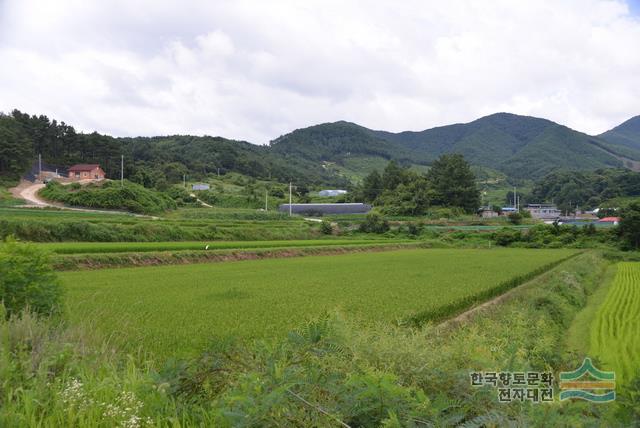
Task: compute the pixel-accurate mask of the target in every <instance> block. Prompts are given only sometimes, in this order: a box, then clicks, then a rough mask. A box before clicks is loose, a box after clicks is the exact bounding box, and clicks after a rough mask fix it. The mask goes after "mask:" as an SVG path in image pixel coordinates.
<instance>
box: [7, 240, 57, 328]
mask: <svg viewBox="0 0 640 428" xmlns="http://www.w3.org/2000/svg"><path fill="white" fill-rule="evenodd" d="M61 298H62V288H61V286H60V283H59V282H58V278H57V277H56V276H55V274H54V272H53V269H52V268H51V265H50V264H49V257H48V255H47V253H45V252H44V251H42V250H39V249H37V248H36V247H34V246H33V245H25V244H19V243H17V242H15V241H13V240H11V239H8V240H6V241H5V242H4V244H3V245H0V304H2V305H3V306H4V312H5V315H6V316H7V317H10V316H12V315H16V314H18V313H20V312H21V311H23V310H25V309H26V308H30V309H31V310H32V311H34V312H35V313H37V314H40V315H51V314H55V313H57V312H59V310H60V308H61Z"/></svg>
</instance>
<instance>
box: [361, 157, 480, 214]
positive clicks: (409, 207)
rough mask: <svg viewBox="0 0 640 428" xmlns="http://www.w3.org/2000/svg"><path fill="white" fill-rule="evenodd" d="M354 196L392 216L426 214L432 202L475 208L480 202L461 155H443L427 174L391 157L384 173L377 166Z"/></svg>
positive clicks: (465, 208) (441, 204) (434, 203)
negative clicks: (380, 172)
mask: <svg viewBox="0 0 640 428" xmlns="http://www.w3.org/2000/svg"><path fill="white" fill-rule="evenodd" d="M351 197H352V199H355V200H357V199H360V198H362V199H364V200H365V201H367V202H373V203H375V204H376V205H378V206H381V207H382V212H383V213H384V214H386V215H392V216H407V215H408V216H416V215H424V214H425V213H427V211H428V210H429V208H430V206H431V205H439V206H445V207H453V208H461V209H462V210H464V211H467V212H475V210H476V209H477V207H478V205H479V203H480V199H479V198H480V194H479V192H478V190H477V188H476V184H475V177H474V175H473V172H472V171H471V169H470V166H469V164H467V163H466V161H465V160H464V158H463V157H462V156H460V155H443V156H441V157H440V158H438V159H437V160H436V161H434V163H433V165H432V167H431V169H429V172H428V173H427V174H426V176H424V175H419V174H417V173H415V172H414V171H411V170H410V169H408V168H403V167H401V166H400V165H399V164H398V163H397V162H395V161H391V162H389V163H388V164H387V167H386V168H385V169H384V171H383V173H382V176H380V174H379V173H378V172H377V171H375V170H374V171H373V172H372V173H370V174H369V175H368V176H367V177H365V179H364V182H363V185H362V186H361V188H359V189H357V191H355V192H353V194H352V196H351Z"/></svg>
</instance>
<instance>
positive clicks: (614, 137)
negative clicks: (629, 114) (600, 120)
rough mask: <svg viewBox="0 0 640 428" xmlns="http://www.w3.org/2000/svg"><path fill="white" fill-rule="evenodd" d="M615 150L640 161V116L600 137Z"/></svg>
mask: <svg viewBox="0 0 640 428" xmlns="http://www.w3.org/2000/svg"><path fill="white" fill-rule="evenodd" d="M599 137H600V138H601V139H603V140H605V141H606V142H608V143H609V144H610V146H611V147H612V148H613V149H617V150H619V151H620V152H622V153H624V154H626V155H627V156H628V157H630V158H631V159H634V160H640V116H636V117H633V118H631V119H629V120H627V121H626V122H624V123H622V124H620V125H618V126H616V127H615V128H613V129H611V130H609V131H607V132H605V133H604V134H601V135H600V136H599Z"/></svg>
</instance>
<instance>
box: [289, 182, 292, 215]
mask: <svg viewBox="0 0 640 428" xmlns="http://www.w3.org/2000/svg"><path fill="white" fill-rule="evenodd" d="M291 201H292V197H291V182H289V217H291Z"/></svg>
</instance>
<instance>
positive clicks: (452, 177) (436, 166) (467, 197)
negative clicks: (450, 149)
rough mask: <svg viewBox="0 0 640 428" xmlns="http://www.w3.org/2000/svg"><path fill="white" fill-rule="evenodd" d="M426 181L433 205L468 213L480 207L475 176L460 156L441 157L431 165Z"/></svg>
mask: <svg viewBox="0 0 640 428" xmlns="http://www.w3.org/2000/svg"><path fill="white" fill-rule="evenodd" d="M427 180H428V181H429V184H430V186H431V188H432V190H433V198H432V199H433V200H432V202H433V204H434V205H443V206H447V207H459V208H462V209H464V210H465V211H466V212H468V213H471V212H475V211H476V210H477V209H478V206H480V192H479V191H478V189H477V187H476V183H475V176H474V175H473V172H472V171H471V168H470V166H469V164H468V163H467V162H466V161H465V159H464V157H463V156H462V155H459V154H452V155H442V156H441V157H440V158H438V159H437V160H436V161H435V162H433V164H432V165H431V169H430V170H429V172H428V173H427Z"/></svg>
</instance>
